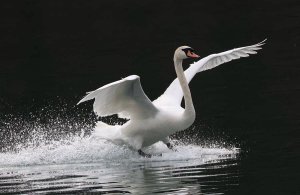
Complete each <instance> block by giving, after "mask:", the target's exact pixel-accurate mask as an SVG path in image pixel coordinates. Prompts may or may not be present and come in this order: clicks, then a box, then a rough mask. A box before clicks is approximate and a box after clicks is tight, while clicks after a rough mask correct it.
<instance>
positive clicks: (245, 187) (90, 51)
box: [0, 0, 300, 194]
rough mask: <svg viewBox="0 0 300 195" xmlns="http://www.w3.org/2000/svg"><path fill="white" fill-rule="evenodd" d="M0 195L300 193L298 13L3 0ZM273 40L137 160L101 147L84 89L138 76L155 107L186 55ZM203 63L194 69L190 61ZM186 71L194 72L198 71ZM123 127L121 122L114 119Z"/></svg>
mask: <svg viewBox="0 0 300 195" xmlns="http://www.w3.org/2000/svg"><path fill="white" fill-rule="evenodd" d="M0 9H1V10H0V67H1V69H0V193H2V194H9V193H10V194H31V193H42V194H44V193H49V194H51V193H53V194H57V193H66V194H74V193H84V192H99V193H100V194H101V193H115V194H118V193H132V194H153V193H161V194H299V193H300V189H299V168H298V166H299V159H300V158H299V157H300V155H299V147H300V136H299V130H300V129H299V127H300V114H299V110H300V103H299V99H300V87H299V83H300V77H299V75H300V67H299V65H300V60H299V44H300V43H299V38H300V23H299V21H300V3H299V1H296V0H286V1H269V0H261V1H258V0H253V1H238V0H234V1H217V0H210V1H177V0H166V1H158V0H153V1H137V0H130V1H116V0H110V1H106V0H103V1H88V2H87V1H79V0H73V1H35V0H31V1H27V0H25V1H1V2H0ZM265 38H268V40H267V44H266V45H264V46H263V49H262V50H260V51H259V52H258V54H257V55H254V56H251V57H250V58H246V59H239V60H235V61H232V62H230V63H228V64H224V65H222V66H220V67H218V68H216V69H213V70H211V71H206V72H203V73H201V74H199V75H197V76H196V77H195V78H194V79H193V81H192V82H191V84H190V87H191V91H192V96H193V101H194V104H195V108H196V112H197V117H196V121H195V123H194V125H193V126H192V127H191V128H190V129H188V130H186V131H184V132H180V133H178V134H176V135H174V136H173V140H174V142H176V143H177V148H178V152H173V151H169V150H168V149H167V148H166V147H165V146H164V145H162V144H161V143H158V144H157V145H155V146H154V147H152V148H149V150H150V152H154V153H155V152H162V153H163V154H164V155H163V157H161V158H159V157H155V158H153V159H143V158H140V157H139V156H138V155H137V154H136V153H134V152H132V151H130V150H128V149H127V148H122V147H118V146H114V145H112V144H109V143H106V142H104V141H102V140H95V139H90V136H91V135H92V134H93V132H92V129H93V125H94V123H95V122H96V120H97V119H96V117H95V116H94V115H93V113H92V112H91V111H92V107H91V103H87V104H83V105H80V106H75V105H76V103H77V102H78V100H79V99H80V98H81V97H82V96H83V95H84V94H85V92H86V91H90V90H94V89H96V88H98V87H100V86H102V85H104V84H107V83H110V82H112V81H115V80H118V79H120V78H122V77H126V76H128V75H131V74H137V75H139V76H140V77H141V82H142V85H143V89H144V91H145V93H146V94H147V95H148V97H149V98H150V99H152V100H154V99H155V98H157V97H158V96H159V95H161V93H162V92H163V91H164V90H165V89H166V88H167V87H168V85H169V84H170V82H171V81H172V80H173V79H174V78H175V71H174V70H173V69H174V68H173V62H172V56H173V52H174V50H175V48H177V47H178V46H180V45H190V46H192V47H193V48H194V49H195V50H197V53H199V54H200V56H201V57H204V56H207V55H209V54H211V53H215V52H221V51H225V50H228V49H232V48H235V47H240V46H246V45H251V44H254V43H257V42H260V41H262V40H263V39H265ZM191 62H192V61H189V62H186V64H188V63H191ZM185 67H188V66H187V65H186V66H185ZM103 120H106V121H109V122H115V121H116V120H115V118H106V119H103Z"/></svg>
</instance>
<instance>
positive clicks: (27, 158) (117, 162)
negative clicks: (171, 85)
mask: <svg viewBox="0 0 300 195" xmlns="http://www.w3.org/2000/svg"><path fill="white" fill-rule="evenodd" d="M32 124H34V125H32ZM5 125H6V126H5V127H8V128H6V129H5V128H3V126H2V128H1V126H0V128H1V129H0V130H2V132H6V134H4V133H3V134H2V135H5V136H6V137H7V138H8V139H9V140H10V138H11V137H12V136H13V139H11V140H13V141H12V142H11V144H9V143H10V141H9V140H6V142H2V143H8V145H3V146H2V152H0V184H1V185H0V191H3V192H8V193H22V194H27V193H38V192H40V193H47V192H49V193H61V192H65V193H70V194H72V193H78V192H87V191H91V192H103V193H111V192H114V193H128V192H131V193H133V194H144V193H148V194H153V193H156V192H162V193H163V194H165V193H164V192H167V191H168V190H170V192H172V191H174V189H176V191H177V192H178V193H186V194H187V193H191V194H198V193H199V192H201V189H200V188H199V186H200V185H199V184H198V183H199V181H201V180H203V182H207V181H206V180H209V178H210V177H213V178H214V180H217V181H218V182H221V183H225V184H226V185H235V180H232V181H231V180H229V181H228V179H227V178H229V177H233V178H235V177H236V176H238V175H237V174H236V173H235V171H234V170H232V167H233V166H235V163H236V162H235V160H234V159H236V155H237V154H238V150H237V149H236V148H234V147H232V146H231V147H230V146H228V147H224V145H226V144H224V143H222V144H221V145H217V144H215V143H214V144H213V143H209V141H208V143H207V142H206V143H203V145H202V146H201V145H195V144H192V143H193V142H189V143H183V142H181V141H178V140H173V142H174V143H175V148H176V150H177V151H172V150H169V149H168V148H167V147H166V146H165V144H163V143H162V142H158V143H156V144H154V145H152V146H151V147H149V148H147V149H145V152H147V153H151V154H158V153H162V156H161V157H158V156H154V157H152V158H150V159H147V158H143V157H141V156H139V155H138V154H137V152H136V151H132V150H130V149H129V148H128V147H126V146H117V145H114V144H112V143H111V142H108V141H106V140H103V139H99V138H95V137H94V136H93V131H92V130H91V129H92V128H93V126H91V125H90V123H89V124H87V123H86V122H80V120H70V119H61V118H60V119H58V120H51V121H50V122H46V123H39V121H34V122H33V123H31V122H29V123H28V122H25V121H21V120H19V122H16V120H12V121H9V122H8V123H5ZM72 130H73V131H72ZM20 132H21V133H20ZM7 134H9V136H8V135H7ZM188 136H189V135H188ZM232 159H233V161H232ZM227 160H228V161H227ZM207 166H208V167H207ZM227 167H228V169H227ZM211 169H218V170H220V172H221V173H222V174H216V173H218V172H216V173H214V172H212V171H210V170H211ZM224 177H226V178H224ZM203 178H205V179H203ZM216 178H218V179H216ZM227 181H228V182H227ZM186 182H187V183H189V185H185V183H186ZM228 183H229V184H228ZM208 185H210V184H207V183H206V184H204V185H203V186H205V188H206V189H207V188H208V187H207V186H208ZM209 188H210V187H209ZM214 190H215V186H214V184H212V185H211V191H212V192H214Z"/></svg>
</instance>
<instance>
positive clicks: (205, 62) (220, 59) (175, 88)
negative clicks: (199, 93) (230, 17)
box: [155, 39, 266, 106]
mask: <svg viewBox="0 0 300 195" xmlns="http://www.w3.org/2000/svg"><path fill="white" fill-rule="evenodd" d="M265 41H266V39H265V40H263V41H262V42H260V43H257V44H254V45H250V46H246V47H240V48H236V49H232V50H228V51H225V52H221V53H218V54H211V55H209V56H207V57H205V58H202V59H201V60H199V61H198V62H195V63H194V64H191V65H190V67H189V68H188V69H187V70H186V71H185V72H184V73H185V76H186V78H187V81H188V82H190V81H191V80H192V78H193V77H194V76H195V75H196V74H197V73H198V72H202V71H205V70H209V69H212V68H215V67H217V66H219V65H221V64H223V63H226V62H230V61H231V60H235V59H239V58H242V57H248V56H249V54H256V53H257V52H256V50H260V49H262V48H261V46H262V45H264V44H265ZM182 97H183V92H182V90H181V87H180V85H179V82H178V79H177V78H176V79H175V80H174V81H173V82H172V83H171V85H170V86H169V87H168V88H167V90H166V91H165V92H164V93H163V94H162V95H161V96H160V97H159V98H157V99H156V100H155V103H156V104H160V102H163V103H164V104H165V102H169V103H170V104H173V105H174V106H180V103H181V101H182Z"/></svg>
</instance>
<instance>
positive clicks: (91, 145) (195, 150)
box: [0, 136, 238, 166]
mask: <svg viewBox="0 0 300 195" xmlns="http://www.w3.org/2000/svg"><path fill="white" fill-rule="evenodd" d="M176 149H177V151H176V152H175V151H171V150H169V149H168V148H167V147H166V146H165V145H164V144H163V143H161V142H159V143H157V144H155V145H153V146H151V147H149V148H148V149H146V150H145V151H146V152H148V153H162V154H163V156H162V157H153V158H151V159H144V158H142V157H140V156H139V155H138V154H137V152H135V151H132V150H130V149H128V148H127V147H125V146H124V147H122V146H117V145H114V144H112V143H110V142H108V141H105V140H102V139H95V138H90V137H80V136H77V137H76V136H75V137H72V138H69V140H61V141H56V142H52V143H51V144H44V145H39V146H31V147H26V148H24V149H20V150H19V151H17V152H6V153H0V165H1V166H14V165H36V164H67V163H92V162H99V161H101V162H103V161H112V162H113V161H115V162H118V161H126V160H127V161H128V160H130V161H143V160H148V161H165V160H188V159H197V158H198V159H201V160H202V161H203V162H206V161H210V160H217V159H222V158H226V157H228V156H231V157H232V156H233V155H236V154H237V152H238V151H237V149H235V148H231V149H227V148H219V147H215V148H204V147H201V146H196V145H183V144H179V145H177V146H176Z"/></svg>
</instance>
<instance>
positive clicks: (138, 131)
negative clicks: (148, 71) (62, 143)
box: [78, 41, 264, 154]
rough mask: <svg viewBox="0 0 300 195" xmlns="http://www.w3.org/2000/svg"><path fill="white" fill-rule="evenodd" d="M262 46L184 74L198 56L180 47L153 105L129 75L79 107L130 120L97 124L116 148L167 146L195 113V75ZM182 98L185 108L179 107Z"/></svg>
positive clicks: (212, 58)
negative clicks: (192, 86) (91, 105)
mask: <svg viewBox="0 0 300 195" xmlns="http://www.w3.org/2000/svg"><path fill="white" fill-rule="evenodd" d="M263 44H264V41H263V42H261V43H258V44H255V45H252V46H247V47H241V48H237V49H232V50H229V51H226V52H222V53H218V54H212V55H209V56H207V57H205V58H202V59H201V60H199V61H198V62H195V63H194V64H191V66H190V67H189V68H188V69H187V70H186V71H185V72H183V68H182V60H183V59H186V58H188V57H198V56H197V55H196V54H194V53H193V50H192V49H191V48H190V47H187V46H182V47H179V48H178V49H177V50H176V51H175V54H174V65H175V70H176V74H177V78H176V79H175V80H174V81H173V82H172V83H171V85H170V86H169V87H168V88H167V90H166V91H165V92H164V93H163V94H162V95H161V96H160V97H159V98H157V99H156V100H155V101H153V102H151V101H150V100H149V98H148V97H147V96H146V95H145V93H144V91H143V89H142V87H141V83H140V78H139V76H136V75H131V76H128V77H126V78H124V79H122V80H119V81H116V82H113V83H110V84H108V85H105V86H103V87H101V88H99V89H97V90H95V91H92V92H89V93H88V95H87V96H85V97H84V98H83V99H82V100H81V101H80V102H79V103H81V102H84V101H87V100H91V99H95V102H94V112H95V113H96V114H97V115H99V116H108V115H112V114H118V116H119V117H121V118H128V119H130V120H129V121H128V122H126V123H125V124H124V125H122V126H120V125H115V126H111V125H108V124H105V123H103V122H98V123H97V125H96V127H95V134H96V135H97V136H99V137H102V138H104V139H107V140H110V141H112V142H114V143H116V144H128V145H129V146H130V147H132V148H134V149H136V150H139V152H141V149H142V148H144V147H147V146H150V145H152V144H154V143H156V142H158V141H163V142H164V143H166V144H168V146H170V144H169V143H170V142H169V139H168V136H169V135H171V134H173V133H175V132H178V131H181V130H184V129H186V128H188V127H189V126H191V125H192V123H193V122H194V120H195V109H194V106H193V101H192V97H191V93H190V89H189V87H188V83H189V82H190V81H191V80H192V78H193V77H194V76H195V75H196V73H198V72H201V71H205V70H208V69H211V68H214V67H216V66H219V65H220V64H223V63H225V62H229V61H231V60H233V59H238V58H240V57H248V56H249V54H255V53H256V52H255V50H259V49H261V48H260V46H262V45H263ZM183 96H184V100H185V108H182V107H181V105H180V104H181V101H182V97H183ZM79 103H78V104H79ZM141 153H142V154H144V153H143V152H141ZM141 153H140V154H141Z"/></svg>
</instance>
